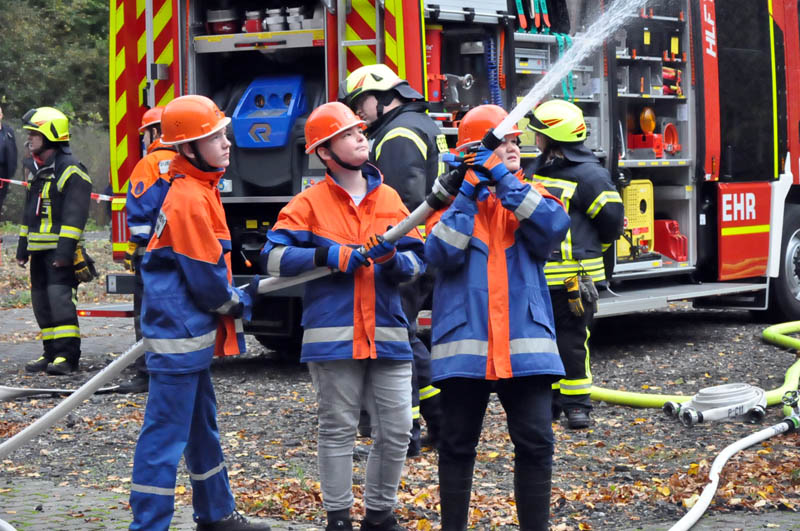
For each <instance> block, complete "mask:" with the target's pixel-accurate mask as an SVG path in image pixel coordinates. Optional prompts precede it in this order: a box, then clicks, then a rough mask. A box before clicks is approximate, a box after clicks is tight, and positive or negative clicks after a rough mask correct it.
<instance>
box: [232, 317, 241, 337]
mask: <svg viewBox="0 0 800 531" xmlns="http://www.w3.org/2000/svg"><path fill="white" fill-rule="evenodd" d="M233 328H234V330H236V333H237V334H242V333H244V323H243V322H242V320H241V318H239V319H234V320H233Z"/></svg>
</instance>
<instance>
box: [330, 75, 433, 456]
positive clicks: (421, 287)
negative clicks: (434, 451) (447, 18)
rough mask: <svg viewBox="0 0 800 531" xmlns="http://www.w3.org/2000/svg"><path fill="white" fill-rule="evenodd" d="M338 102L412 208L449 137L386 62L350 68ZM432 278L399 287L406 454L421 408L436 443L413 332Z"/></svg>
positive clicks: (413, 446)
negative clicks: (410, 373)
mask: <svg viewBox="0 0 800 531" xmlns="http://www.w3.org/2000/svg"><path fill="white" fill-rule="evenodd" d="M339 101H342V102H343V103H345V104H346V105H347V106H349V107H350V108H351V109H353V111H354V112H356V114H358V115H359V116H360V117H361V119H362V120H364V121H365V122H366V123H367V138H368V139H369V141H370V161H371V162H372V163H373V164H375V165H376V166H377V167H378V168H379V169H380V170H381V173H383V178H384V182H385V183H386V184H388V185H389V186H391V187H392V188H394V189H395V190H397V193H399V194H400V197H401V198H402V199H403V203H404V204H405V205H406V207H407V208H408V209H409V211H413V210H414V209H415V208H417V206H419V205H420V204H421V203H422V202H423V201H424V200H425V196H426V195H427V194H428V193H430V191H431V188H432V186H433V182H434V181H435V180H436V177H438V176H439V174H441V173H442V172H443V170H444V164H442V163H440V162H439V154H440V153H445V152H447V141H446V139H445V136H444V135H443V134H442V132H441V130H440V129H439V127H437V126H436V124H435V123H434V122H433V120H431V118H430V117H429V116H428V115H427V114H426V111H427V109H428V104H427V102H425V100H424V98H423V96H422V94H420V93H419V92H417V91H416V90H414V89H413V88H411V86H410V85H409V84H408V82H407V81H405V80H404V79H401V78H400V77H398V76H397V74H395V73H394V71H392V69H391V68H389V67H388V66H386V65H384V64H374V65H367V66H362V67H360V68H357V69H356V70H354V71H353V72H352V73H351V74H350V75H349V76H347V79H346V80H345V81H343V82H342V85H341V86H340V87H339ZM431 285H432V279H431V278H430V276H427V275H426V276H423V277H421V278H420V279H419V280H418V281H417V282H414V283H412V284H409V285H407V286H403V288H402V291H403V310H404V311H405V313H406V317H407V318H408V321H409V323H410V324H411V328H410V329H409V339H410V341H411V346H412V347H413V349H414V396H413V403H414V429H413V430H412V436H411V441H410V443H409V455H411V456H413V455H417V454H418V453H419V451H420V447H421V442H420V427H419V420H418V419H419V416H420V411H421V413H422V415H423V417H424V418H425V422H426V425H427V427H428V440H427V444H430V445H433V446H435V445H436V440H437V439H438V433H439V424H440V423H441V413H440V411H439V398H438V396H437V395H438V389H436V388H435V387H433V386H432V385H431V380H430V352H428V349H427V348H426V347H425V344H424V343H422V341H420V340H419V338H418V337H417V328H416V327H417V324H416V323H417V314H418V313H419V310H420V309H421V308H422V306H423V305H424V304H425V301H426V299H427V298H428V297H429V296H430V292H431Z"/></svg>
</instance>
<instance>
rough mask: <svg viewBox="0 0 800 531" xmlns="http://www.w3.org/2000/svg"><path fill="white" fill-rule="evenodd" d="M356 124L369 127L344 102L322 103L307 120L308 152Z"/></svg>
mask: <svg viewBox="0 0 800 531" xmlns="http://www.w3.org/2000/svg"><path fill="white" fill-rule="evenodd" d="M354 126H361V129H366V127H367V125H366V123H365V122H364V120H361V119H359V117H358V116H356V115H355V113H353V111H352V110H351V109H350V107H348V106H347V105H345V104H344V103H341V102H338V101H332V102H329V103H325V104H323V105H320V106H319V107H317V108H316V109H314V110H313V111H312V113H311V115H309V117H308V119H307V120H306V154H310V153H313V152H314V150H315V149H317V148H318V147H319V146H320V145H321V144H323V143H324V142H326V141H328V140H330V139H331V138H333V137H335V136H336V135H338V134H339V133H341V132H342V131H344V130H346V129H350V128H351V127H354Z"/></svg>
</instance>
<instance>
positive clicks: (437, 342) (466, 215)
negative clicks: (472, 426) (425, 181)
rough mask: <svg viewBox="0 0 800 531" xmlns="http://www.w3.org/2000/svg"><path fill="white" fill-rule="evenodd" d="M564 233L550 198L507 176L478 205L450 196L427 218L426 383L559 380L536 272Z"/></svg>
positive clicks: (548, 312) (549, 313) (562, 215)
mask: <svg viewBox="0 0 800 531" xmlns="http://www.w3.org/2000/svg"><path fill="white" fill-rule="evenodd" d="M490 160H491V159H490ZM487 162H488V161H487ZM466 178H467V179H471V180H473V181H475V180H476V177H475V175H474V174H473V173H472V170H470V171H469V172H467V176H466ZM440 218H441V219H440ZM568 228H569V216H568V215H567V213H566V212H565V211H564V208H563V206H562V205H561V203H560V202H559V201H558V200H557V199H556V198H555V197H553V196H552V195H550V194H549V193H547V191H546V190H545V189H544V188H543V187H539V186H531V185H529V184H525V183H523V182H522V180H521V178H520V177H519V176H515V175H512V174H510V173H508V174H506V175H505V176H504V177H503V178H502V179H500V181H499V182H498V183H497V184H496V186H495V192H494V193H491V194H489V197H488V198H487V199H485V200H484V201H479V202H476V201H474V200H472V199H470V198H468V197H466V196H465V195H464V194H461V193H459V194H458V196H457V197H456V199H455V200H454V201H453V204H452V205H450V207H449V208H448V209H447V210H446V211H444V213H443V214H442V213H437V214H435V215H434V216H432V217H431V218H429V219H428V226H427V233H428V238H427V240H426V242H425V259H426V261H427V263H428V265H429V266H430V267H431V268H433V269H434V270H435V272H436V273H435V283H434V291H433V315H432V327H431V328H432V329H431V334H432V336H431V341H432V348H431V358H432V362H431V372H432V375H433V380H434V381H438V380H443V379H445V378H454V377H463V378H475V379H486V380H498V379H505V378H514V377H520V376H531V375H553V376H563V375H564V366H563V364H562V363H561V358H560V356H559V354H558V347H557V345H556V337H555V326H554V321H553V310H552V307H551V305H550V293H549V291H548V289H547V283H546V282H545V278H544V272H543V269H544V264H545V261H546V259H547V257H548V256H549V255H550V252H551V251H552V250H553V249H555V248H557V247H558V244H559V242H561V240H562V239H563V238H564V235H565V234H566V232H567V230H568Z"/></svg>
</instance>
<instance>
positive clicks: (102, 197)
mask: <svg viewBox="0 0 800 531" xmlns="http://www.w3.org/2000/svg"><path fill="white" fill-rule="evenodd" d="M0 181H3V182H7V183H11V184H18V185H20V186H24V187H26V188H27V187H28V183H26V182H25V181H18V180H16V179H3V178H2V177H0ZM92 199H94V200H95V201H97V202H98V203H99V202H100V201H111V200H112V199H114V198H113V197H112V196H110V195H106V194H96V193H94V192H92Z"/></svg>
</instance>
